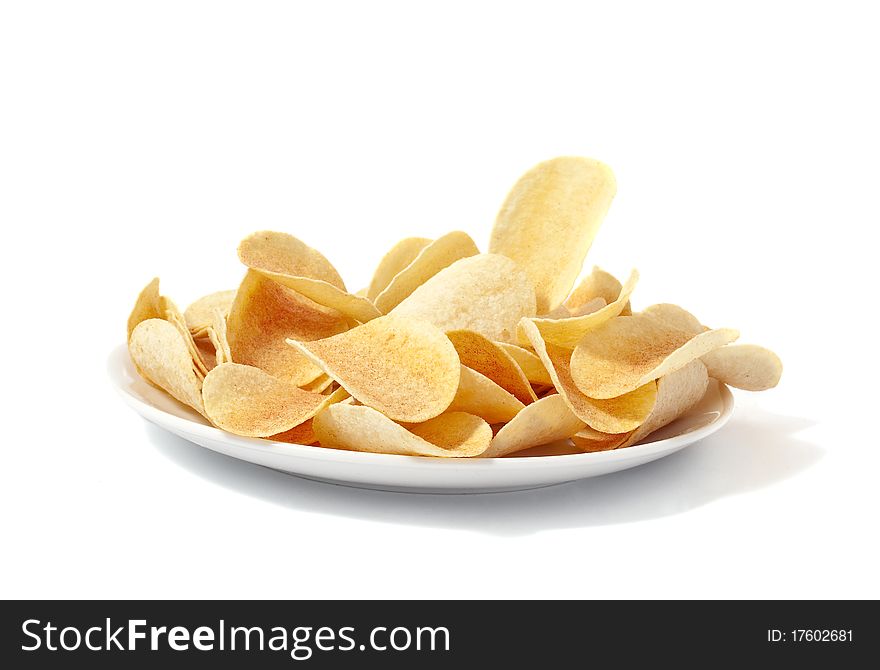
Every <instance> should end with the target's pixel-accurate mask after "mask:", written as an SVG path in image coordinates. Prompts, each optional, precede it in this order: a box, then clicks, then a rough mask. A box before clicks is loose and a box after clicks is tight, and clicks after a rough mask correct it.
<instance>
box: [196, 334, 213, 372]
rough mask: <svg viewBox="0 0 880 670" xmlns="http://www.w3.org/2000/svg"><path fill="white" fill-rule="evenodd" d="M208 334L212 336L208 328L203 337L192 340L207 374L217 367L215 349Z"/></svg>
mask: <svg viewBox="0 0 880 670" xmlns="http://www.w3.org/2000/svg"><path fill="white" fill-rule="evenodd" d="M209 333H210V334H212V331H211V329H210V328H208V329H206V330H205V334H204V335H203V336H201V337H196V338H194V341H195V343H196V349H198V350H199V356H200V357H201V359H202V362H203V363H204V364H205V367H206V368H208V372H210V371H211V370H213V369H214V368H216V367H217V347H216V345H215V344H214V342H213V340H212V339H211V337H210V335H209Z"/></svg>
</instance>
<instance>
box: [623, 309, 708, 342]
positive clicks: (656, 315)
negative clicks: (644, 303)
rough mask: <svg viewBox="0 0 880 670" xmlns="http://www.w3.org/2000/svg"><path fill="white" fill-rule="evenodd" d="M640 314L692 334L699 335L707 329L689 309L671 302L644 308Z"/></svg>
mask: <svg viewBox="0 0 880 670" xmlns="http://www.w3.org/2000/svg"><path fill="white" fill-rule="evenodd" d="M640 314H642V315H643V316H648V317H651V318H652V319H656V320H657V321H662V322H663V323H665V324H666V325H668V326H671V327H673V328H678V329H679V330H683V331H684V332H686V333H690V334H691V335H697V334H699V333H703V332H705V331H707V330H709V329H708V328H706V326H704V325H703V324H702V323H700V320H699V319H698V318H697V317H695V316H694V315H693V314H691V313H690V312H689V311H687V310H686V309H684V308H683V307H679V306H678V305H673V304H671V303H660V304H658V305H651V306H650V307H646V308H645V309H643V310H642V311H641V312H640Z"/></svg>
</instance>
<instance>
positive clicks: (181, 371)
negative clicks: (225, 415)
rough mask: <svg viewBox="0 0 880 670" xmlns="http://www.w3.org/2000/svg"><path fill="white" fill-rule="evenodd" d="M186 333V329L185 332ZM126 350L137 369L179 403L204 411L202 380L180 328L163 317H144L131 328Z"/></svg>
mask: <svg viewBox="0 0 880 670" xmlns="http://www.w3.org/2000/svg"><path fill="white" fill-rule="evenodd" d="M187 332H189V331H187ZM128 351H129V353H130V354H131V359H132V361H133V362H134V364H135V367H136V368H137V370H138V372H140V374H141V375H143V376H144V377H146V378H147V380H149V381H150V382H152V383H153V384H155V385H156V386H158V387H159V388H161V389H163V390H164V391H165V392H166V393H168V394H169V395H171V396H172V397H174V398H176V399H177V400H179V401H180V402H182V403H184V404H186V405H189V406H190V407H192V408H194V409H196V410H198V411H199V412H200V413H202V414H204V413H205V406H204V404H203V402H202V382H201V380H200V379H199V377H198V376H197V375H196V373H195V370H194V369H193V360H192V355H191V354H190V352H189V349H188V348H187V346H186V341H185V340H184V338H183V336H182V335H181V333H180V331H179V330H178V329H177V328H176V327H175V326H174V325H172V324H171V323H169V322H168V321H165V320H164V319H146V320H144V321H141V322H140V323H139V324H137V325H136V326H135V327H134V330H132V332H131V337H130V338H129V341H128Z"/></svg>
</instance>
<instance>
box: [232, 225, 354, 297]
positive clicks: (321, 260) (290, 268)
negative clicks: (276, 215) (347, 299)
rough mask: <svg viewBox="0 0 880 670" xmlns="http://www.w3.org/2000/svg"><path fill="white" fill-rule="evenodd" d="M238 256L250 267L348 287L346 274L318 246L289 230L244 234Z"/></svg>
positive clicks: (343, 288) (342, 287)
mask: <svg viewBox="0 0 880 670" xmlns="http://www.w3.org/2000/svg"><path fill="white" fill-rule="evenodd" d="M238 258H239V259H240V260H241V262H242V263H244V264H245V265H246V266H247V267H249V268H253V269H255V270H265V271H266V272H269V273H275V274H280V275H287V276H289V277H308V278H309V279H318V280H320V281H324V282H327V283H328V284H330V285H331V286H335V287H336V288H338V289H340V290H342V291H344V290H345V283H344V282H343V281H342V277H340V276H339V273H338V272H337V271H336V268H335V267H333V264H332V263H331V262H330V261H328V260H327V259H326V258H325V257H324V255H323V254H322V253H321V252H320V251H318V250H317V249H312V248H311V247H310V246H308V245H307V244H305V243H304V242H302V241H301V240H299V239H297V238H296V237H294V236H293V235H288V234H287V233H278V232H273V231H269V230H263V231H260V232H258V233H253V234H252V235H248V236H247V237H246V238H244V239H243V240H242V241H241V243H240V244H239V245H238Z"/></svg>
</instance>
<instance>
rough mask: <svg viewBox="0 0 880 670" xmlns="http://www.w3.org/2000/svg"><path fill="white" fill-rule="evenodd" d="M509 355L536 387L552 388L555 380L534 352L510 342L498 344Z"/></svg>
mask: <svg viewBox="0 0 880 670" xmlns="http://www.w3.org/2000/svg"><path fill="white" fill-rule="evenodd" d="M495 344H497V345H498V346H499V347H501V348H502V349H503V350H504V351H505V352H507V354H508V355H509V356H510V357H511V358H512V359H513V360H515V361H516V364H517V365H518V366H519V369H520V370H522V371H523V374H524V375H525V376H526V379H528V380H529V382H530V383H532V384H535V385H536V386H552V385H553V380H552V379H550V375H549V374H548V372H547V368H545V367H544V364H543V363H542V362H541V359H540V358H538V355H537V354H536V353H534V352H533V351H529V350H528V349H525V348H523V347H521V346H519V345H516V344H510V343H508V342H496V343H495Z"/></svg>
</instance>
